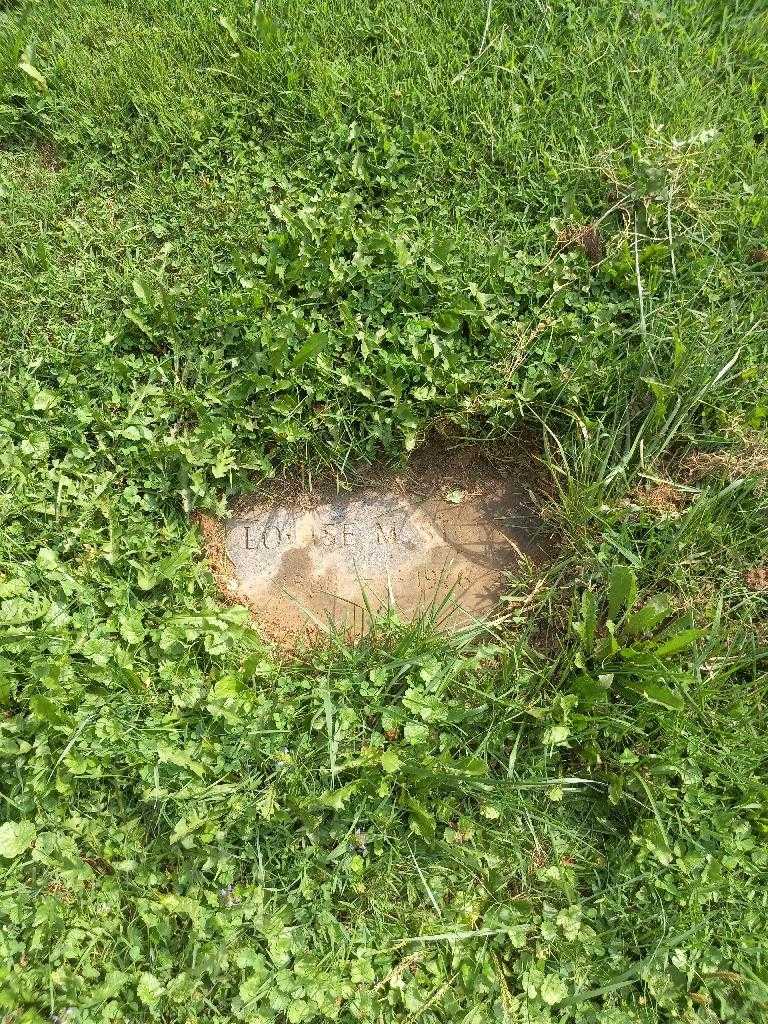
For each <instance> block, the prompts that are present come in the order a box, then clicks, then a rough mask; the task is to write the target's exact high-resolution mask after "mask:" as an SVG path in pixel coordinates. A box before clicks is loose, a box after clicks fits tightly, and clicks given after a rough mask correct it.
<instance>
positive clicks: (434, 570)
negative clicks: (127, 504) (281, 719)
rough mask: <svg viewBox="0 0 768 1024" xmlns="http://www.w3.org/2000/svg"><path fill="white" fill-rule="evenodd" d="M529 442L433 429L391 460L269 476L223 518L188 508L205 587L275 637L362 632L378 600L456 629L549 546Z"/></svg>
mask: <svg viewBox="0 0 768 1024" xmlns="http://www.w3.org/2000/svg"><path fill="white" fill-rule="evenodd" d="M537 455H538V452H537V450H536V447H535V445H534V444H533V443H532V442H530V441H521V439H519V438H516V439H515V440H514V442H510V443H509V444H496V445H492V446H488V445H484V446H483V449H482V450H481V449H480V448H479V447H478V446H477V445H469V444H462V445H457V444H455V443H451V442H447V441H445V440H438V441H434V442H432V443H430V444H428V445H425V446H424V447H423V448H422V449H421V450H419V451H418V452H416V453H415V454H414V455H413V456H412V458H411V460H410V462H409V465H408V467H407V469H406V470H404V471H402V472H386V471H385V472H381V471H380V472H375V471H372V470H370V469H369V470H368V471H364V472H361V473H359V474H357V475H356V476H355V477H354V478H353V479H352V480H351V481H349V480H345V481H344V482H341V481H335V482H333V481H330V482H329V481H326V482H322V483H320V484H319V485H317V486H313V487H312V488H311V489H310V488H309V487H306V486H301V484H300V483H299V482H297V481H290V480H289V481H286V480H282V481H280V482H276V481H271V482H269V483H268V484H266V485H265V486H263V487H262V488H260V489H259V490H258V491H256V492H255V493H253V494H251V495H246V496H243V497H242V498H240V499H239V500H237V501H236V502H235V503H234V504H233V505H232V511H231V515H230V517H229V518H228V519H226V520H224V521H223V522H219V521H217V520H215V519H213V518H212V517H207V516H199V517H198V522H199V524H200V527H201V530H202V533H203V538H204V542H205V547H206V550H207V553H208V557H209V560H210V563H211V567H212V571H213V575H214V578H215V580H216V583H217V585H218V588H219V590H220V592H221V594H222V596H223V597H224V599H225V600H226V601H227V602H228V603H239V604H245V605H247V606H248V607H249V608H250V610H251V614H252V616H253V619H254V622H255V624H256V625H257V627H258V628H259V630H260V632H261V633H262V635H263V636H264V637H265V638H266V639H269V640H271V641H273V642H276V643H277V644H279V645H282V646H285V647H293V646H295V645H296V643H297V642H299V640H300V639H304V640H311V639H312V638H313V637H319V636H326V635H327V633H328V631H329V629H330V628H331V626H332V627H333V628H334V629H335V630H337V631H339V632H341V633H343V634H346V635H347V636H349V637H358V636H360V635H362V634H363V633H365V632H366V631H367V629H368V627H369V626H370V623H371V620H372V618H374V617H375V616H376V615H377V614H380V613H381V612H384V611H386V610H388V609H390V610H394V611H395V612H396V613H397V615H398V616H399V617H400V618H401V619H405V620H409V619H411V618H413V617H414V616H416V615H420V614H423V613H428V614H431V615H432V616H433V617H434V619H435V621H436V622H437V623H439V624H440V625H442V626H445V625H448V626H450V627H452V628H460V627H461V626H464V625H467V624H469V623H471V622H475V621H477V620H478V618H480V617H483V616H485V615H487V614H488V613H489V612H492V611H493V610H494V608H495V607H496V606H497V604H498V601H499V597H500V596H501V594H502V593H503V591H504V590H505V587H506V586H507V581H508V580H509V578H510V574H511V575H513V576H515V577H518V578H521V579H522V578H524V579H526V580H527V581H529V582H531V583H532V585H533V584H535V576H536V570H537V567H538V566H540V565H541V564H542V563H544V562H545V561H546V560H547V558H548V555H549V553H550V551H551V549H552V543H553V539H552V534H553V531H552V529H551V528H550V526H549V525H548V524H547V521H546V517H545V514H544V512H543V509H544V507H545V506H546V505H547V503H548V501H549V497H550V496H549V493H548V491H547V487H546V485H545V474H544V473H543V472H542V471H541V469H540V468H539V464H538V462H537Z"/></svg>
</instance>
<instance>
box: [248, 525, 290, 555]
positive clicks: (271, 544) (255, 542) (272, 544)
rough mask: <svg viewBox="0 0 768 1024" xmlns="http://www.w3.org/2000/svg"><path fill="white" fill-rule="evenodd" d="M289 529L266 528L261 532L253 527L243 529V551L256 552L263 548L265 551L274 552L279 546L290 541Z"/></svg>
mask: <svg viewBox="0 0 768 1024" xmlns="http://www.w3.org/2000/svg"><path fill="white" fill-rule="evenodd" d="M290 535H291V532H290V527H287V526H286V527H280V526H267V527H266V528H265V529H263V530H262V531H261V535H260V536H259V530H258V529H257V528H256V527H254V526H246V528H245V550H246V551H256V550H258V549H259V548H264V549H265V550H266V551H275V550H276V549H277V548H279V547H280V545H281V544H285V543H286V542H287V541H289V540H290Z"/></svg>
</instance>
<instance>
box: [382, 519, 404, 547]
mask: <svg viewBox="0 0 768 1024" xmlns="http://www.w3.org/2000/svg"><path fill="white" fill-rule="evenodd" d="M376 543H377V544H400V543H402V537H401V536H400V535H399V534H398V527H397V526H396V525H395V524H394V523H387V524H384V523H376Z"/></svg>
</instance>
